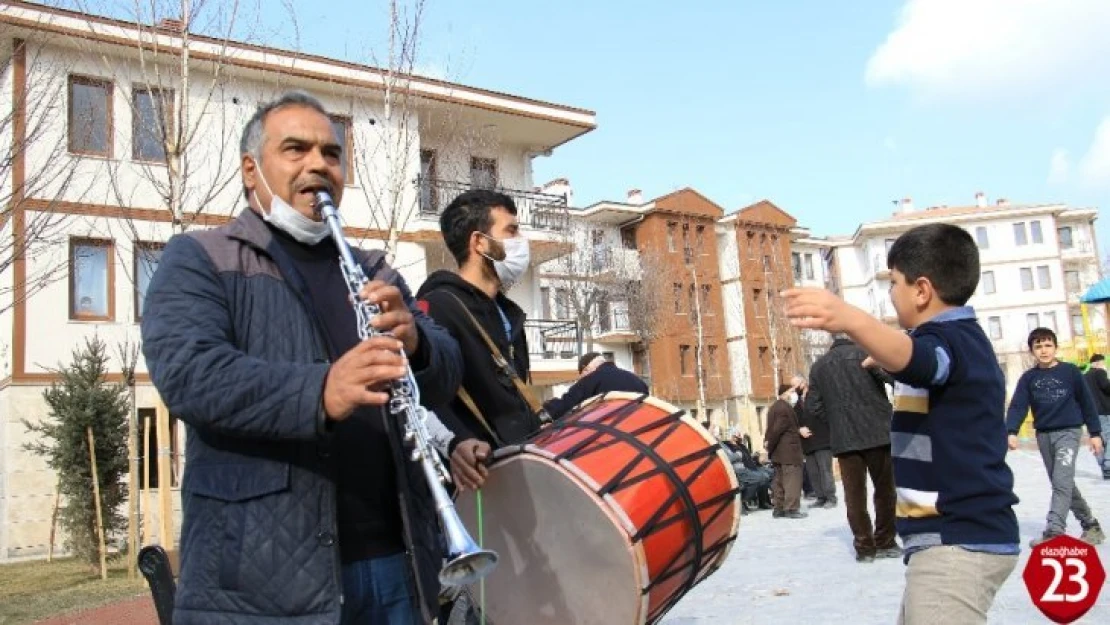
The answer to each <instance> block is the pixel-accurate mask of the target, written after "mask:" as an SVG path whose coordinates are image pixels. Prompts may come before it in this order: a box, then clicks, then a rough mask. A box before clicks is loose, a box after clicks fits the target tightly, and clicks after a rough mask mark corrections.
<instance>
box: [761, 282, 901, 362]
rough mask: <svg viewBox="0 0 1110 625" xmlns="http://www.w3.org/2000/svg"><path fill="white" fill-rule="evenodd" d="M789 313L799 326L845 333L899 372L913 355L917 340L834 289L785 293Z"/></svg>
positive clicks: (784, 297) (793, 290) (789, 316)
mask: <svg viewBox="0 0 1110 625" xmlns="http://www.w3.org/2000/svg"><path fill="white" fill-rule="evenodd" d="M782 298H783V300H785V302H786V316H787V317H788V318H789V319H790V323H791V324H793V325H794V326H795V327H798V328H811V329H815V330H825V331H828V332H844V333H845V334H847V335H848V336H850V337H851V338H852V340H853V341H855V342H856V344H858V345H859V346H860V347H862V348H863V350H864V351H865V352H867V353H868V354H869V355H870V356H871V358H872V359H873V360H874V361H875V362H876V363H877V364H878V365H879V366H880V367H882V368H883V369H886V370H887V371H891V372H894V373H898V372H900V371H902V370H903V369H905V368H906V365H908V364H909V363H910V357H911V356H912V355H913V340H912V339H910V337H909V336H908V335H907V334H906V333H904V332H901V331H899V330H896V329H894V328H892V327H890V326H888V325H887V324H885V323H883V322H882V321H879V320H878V319H876V318H874V317H872V316H871V315H869V314H867V313H866V312H864V311H863V310H860V309H859V308H856V307H855V306H852V305H851V304H849V303H847V302H845V301H844V300H842V299H840V298H839V297H837V296H836V295H834V294H833V293H832V292H830V291H827V290H825V289H819V288H812V287H809V288H798V289H787V290H786V291H783V292H782Z"/></svg>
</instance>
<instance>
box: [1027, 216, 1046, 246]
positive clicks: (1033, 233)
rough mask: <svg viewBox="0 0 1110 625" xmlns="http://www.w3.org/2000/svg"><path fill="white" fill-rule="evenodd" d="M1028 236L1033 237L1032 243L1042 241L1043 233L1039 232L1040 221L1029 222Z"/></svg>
mask: <svg viewBox="0 0 1110 625" xmlns="http://www.w3.org/2000/svg"><path fill="white" fill-rule="evenodd" d="M1029 236H1030V237H1031V238H1032V239H1033V243H1044V235H1043V234H1042V233H1041V222H1040V221H1031V222H1029Z"/></svg>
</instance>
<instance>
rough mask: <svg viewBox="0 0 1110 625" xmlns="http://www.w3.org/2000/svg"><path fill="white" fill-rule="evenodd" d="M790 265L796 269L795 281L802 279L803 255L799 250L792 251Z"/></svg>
mask: <svg viewBox="0 0 1110 625" xmlns="http://www.w3.org/2000/svg"><path fill="white" fill-rule="evenodd" d="M790 266H791V267H792V268H793V269H794V282H801V281H802V255H801V254H799V253H797V252H791V253H790Z"/></svg>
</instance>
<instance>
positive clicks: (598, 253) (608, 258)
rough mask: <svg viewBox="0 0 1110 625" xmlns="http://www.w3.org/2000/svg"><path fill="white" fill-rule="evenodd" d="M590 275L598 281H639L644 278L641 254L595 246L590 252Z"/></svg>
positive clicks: (628, 250)
mask: <svg viewBox="0 0 1110 625" xmlns="http://www.w3.org/2000/svg"><path fill="white" fill-rule="evenodd" d="M590 275H591V276H593V277H594V278H595V279H596V280H598V281H605V280H611V281H624V280H639V279H640V278H641V277H642V276H643V267H642V265H641V261H640V252H639V251H637V250H631V249H625V248H614V247H609V246H606V245H594V246H593V249H591V250H590Z"/></svg>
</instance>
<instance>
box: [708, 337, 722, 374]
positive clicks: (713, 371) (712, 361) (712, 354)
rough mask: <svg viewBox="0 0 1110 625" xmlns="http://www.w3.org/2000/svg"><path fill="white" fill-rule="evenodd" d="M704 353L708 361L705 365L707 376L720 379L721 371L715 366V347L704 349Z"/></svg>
mask: <svg viewBox="0 0 1110 625" xmlns="http://www.w3.org/2000/svg"><path fill="white" fill-rule="evenodd" d="M705 352H706V355H707V357H708V360H709V362H708V363H707V365H706V366H707V367H708V368H709V375H711V376H713V377H715V378H719V377H721V369H720V367H718V366H717V346H716V345H708V346H706V348H705Z"/></svg>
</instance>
